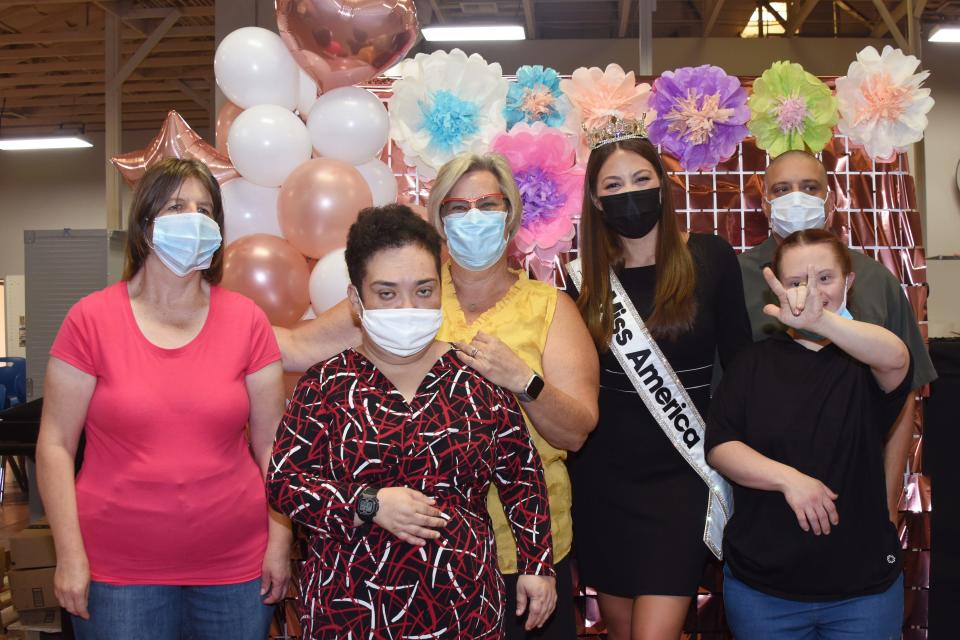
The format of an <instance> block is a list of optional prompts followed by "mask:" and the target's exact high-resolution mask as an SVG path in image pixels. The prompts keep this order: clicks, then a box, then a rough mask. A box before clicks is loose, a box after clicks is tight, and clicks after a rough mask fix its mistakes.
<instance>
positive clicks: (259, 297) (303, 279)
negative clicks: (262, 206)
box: [223, 233, 310, 327]
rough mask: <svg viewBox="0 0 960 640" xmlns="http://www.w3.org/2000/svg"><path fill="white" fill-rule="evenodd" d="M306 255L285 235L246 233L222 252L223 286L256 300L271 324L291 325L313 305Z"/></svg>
mask: <svg viewBox="0 0 960 640" xmlns="http://www.w3.org/2000/svg"><path fill="white" fill-rule="evenodd" d="M309 282H310V270H309V269H307V261H306V259H305V258H304V257H303V256H302V255H300V253H299V252H298V251H297V250H296V249H294V248H293V247H291V246H290V243H288V242H286V241H285V240H283V239H282V238H278V237H276V236H272V235H269V234H266V233H256V234H253V235H249V236H244V237H242V238H240V239H239V240H237V241H236V242H232V243H230V245H229V246H228V247H227V248H226V250H225V251H224V253H223V286H224V287H226V288H227V289H232V290H233V291H236V292H238V293H242V294H243V295H245V296H247V297H248V298H250V299H252V300H253V301H254V302H256V303H257V304H258V305H259V306H260V308H261V309H263V310H264V312H265V313H266V314H267V317H268V318H269V319H270V322H271V324H275V325H279V326H281V327H289V326H292V325H294V324H296V323H297V321H298V320H299V319H300V318H301V317H303V313H304V312H305V311H306V310H307V307H309V306H310V291H309V288H308V283H309Z"/></svg>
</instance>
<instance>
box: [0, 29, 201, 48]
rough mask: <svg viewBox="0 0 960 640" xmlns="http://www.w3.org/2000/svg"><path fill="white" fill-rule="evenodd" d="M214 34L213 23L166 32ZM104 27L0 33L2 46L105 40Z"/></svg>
mask: <svg viewBox="0 0 960 640" xmlns="http://www.w3.org/2000/svg"><path fill="white" fill-rule="evenodd" d="M212 35H213V25H203V26H187V27H174V28H173V29H170V31H169V33H167V34H166V37H167V38H197V37H200V38H202V37H209V36H212ZM122 37H123V39H124V40H140V39H142V38H143V35H141V34H137V33H130V32H124V33H123V35H122ZM103 41H104V32H103V30H102V29H87V30H85V31H49V32H43V33H7V34H0V47H3V46H7V45H11V44H38V43H43V42H52V43H58V44H59V43H64V42H103Z"/></svg>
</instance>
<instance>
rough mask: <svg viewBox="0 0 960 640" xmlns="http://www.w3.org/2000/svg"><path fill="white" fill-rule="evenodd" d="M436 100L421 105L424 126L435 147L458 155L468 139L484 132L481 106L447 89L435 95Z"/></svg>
mask: <svg viewBox="0 0 960 640" xmlns="http://www.w3.org/2000/svg"><path fill="white" fill-rule="evenodd" d="M432 98H433V99H432V100H431V101H427V100H421V101H420V109H421V110H422V111H423V124H422V126H423V128H424V129H425V130H426V131H427V132H428V133H429V134H430V144H431V146H433V147H435V148H437V149H440V150H442V151H445V152H451V151H455V150H456V149H457V147H459V146H460V142H461V141H462V140H463V139H464V138H466V137H468V136H472V135H473V134H475V133H476V132H477V131H479V129H480V127H478V126H477V111H478V110H477V105H475V104H474V103H472V102H467V101H466V100H461V99H460V98H458V97H457V96H455V95H453V94H452V93H450V92H449V91H446V90H443V89H441V90H440V91H435V92H434V93H433V96H432Z"/></svg>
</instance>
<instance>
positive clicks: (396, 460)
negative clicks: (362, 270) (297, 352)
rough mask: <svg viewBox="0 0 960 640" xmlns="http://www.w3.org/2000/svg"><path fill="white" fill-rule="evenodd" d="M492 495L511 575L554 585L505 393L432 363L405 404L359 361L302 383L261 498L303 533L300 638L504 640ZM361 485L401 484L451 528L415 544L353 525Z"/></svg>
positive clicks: (521, 428)
mask: <svg viewBox="0 0 960 640" xmlns="http://www.w3.org/2000/svg"><path fill="white" fill-rule="evenodd" d="M491 482H493V483H495V484H496V486H497V488H498V490H499V493H500V497H501V500H502V501H503V504H504V506H505V508H506V512H507V516H508V518H509V520H510V522H511V525H512V526H513V530H514V535H515V536H516V539H517V542H518V558H517V561H518V565H519V569H520V573H523V574H534V575H554V574H553V568H552V552H551V541H550V514H549V507H548V502H547V490H546V485H545V484H544V481H543V470H542V467H541V464H540V457H539V455H538V454H537V451H536V449H535V448H534V446H533V444H532V442H531V440H530V436H529V434H528V432H527V430H526V427H525V425H524V421H523V417H522V415H521V413H520V408H519V406H518V405H517V401H516V399H515V398H514V397H513V395H512V394H510V393H508V392H505V391H503V390H502V389H500V388H499V387H497V386H495V385H494V384H492V383H491V382H489V381H488V380H486V379H485V378H483V377H481V376H480V375H479V374H478V373H476V372H475V371H473V370H472V369H470V368H469V367H467V366H466V365H464V364H462V363H461V362H460V361H459V360H458V359H457V358H456V357H455V356H454V355H453V352H452V351H448V352H447V353H445V354H444V355H443V356H441V357H440V358H439V359H438V360H437V362H436V363H435V364H434V366H433V367H432V368H431V370H430V371H429V373H427V375H426V377H425V378H424V380H423V382H422V383H421V384H420V387H419V389H418V390H417V392H416V395H415V396H414V397H413V399H412V400H411V402H410V403H409V404H408V403H407V402H406V401H405V400H404V398H403V396H402V395H401V394H400V392H399V391H398V390H397V389H396V388H395V387H394V386H393V384H392V383H391V382H390V381H389V380H388V379H387V378H386V377H385V376H384V375H383V374H382V373H381V372H380V371H379V370H378V369H377V368H376V367H375V366H374V365H373V363H371V362H370V361H369V360H368V359H366V358H365V357H364V356H363V355H362V354H360V353H359V352H357V351H355V350H352V349H350V350H347V351H344V352H343V353H341V354H339V355H337V356H335V357H333V358H331V359H329V360H327V361H326V362H321V363H318V364H317V365H315V366H314V367H312V368H311V369H310V370H309V371H308V372H307V373H306V374H305V375H304V377H303V378H302V379H301V380H300V382H299V384H298V385H297V389H296V391H295V392H294V395H293V398H292V400H291V402H290V404H289V406H288V407H287V411H286V413H285V415H284V417H283V420H282V422H281V424H280V428H279V431H278V433H277V441H276V444H275V446H274V452H273V459H272V461H271V464H270V473H269V475H268V478H267V490H268V492H269V497H270V502H271V504H272V505H273V506H274V507H275V508H276V509H277V510H278V511H280V512H281V513H285V514H287V515H288V516H290V518H291V519H292V520H293V521H295V522H297V523H300V524H302V525H305V526H306V527H307V528H308V529H309V531H310V551H309V555H308V558H307V559H306V562H305V563H304V567H303V572H302V575H301V578H300V602H299V604H300V616H301V621H302V626H303V632H304V637H305V638H356V639H359V638H400V637H422V638H430V637H436V638H464V639H466V638H470V639H476V638H501V637H503V631H502V628H503V623H502V620H503V616H504V593H503V592H504V585H503V579H502V577H501V575H500V572H499V570H498V569H497V556H496V549H495V545H494V539H493V534H492V531H491V525H490V519H489V516H488V515H487V507H486V496H487V489H488V487H489V485H490V483H491ZM367 486H376V487H399V486H403V487H409V488H412V489H416V490H417V491H421V492H423V493H424V494H426V495H428V496H431V497H433V498H435V499H436V507H437V508H438V509H440V510H441V511H442V512H443V513H444V514H445V515H446V516H448V517H449V522H448V523H447V526H446V527H444V528H442V529H440V530H439V531H440V534H441V537H440V538H439V539H438V540H436V541H429V542H427V544H426V546H424V547H418V546H414V545H411V544H408V543H405V542H403V541H401V540H400V539H398V538H397V537H395V536H394V535H393V534H391V533H390V532H389V531H387V530H385V529H382V528H381V527H379V526H376V525H372V526H364V527H354V526H353V524H354V513H355V500H356V498H357V496H358V495H359V494H360V492H361V491H362V490H363V489H364V488H365V487H367Z"/></svg>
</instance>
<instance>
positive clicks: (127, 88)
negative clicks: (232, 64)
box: [3, 74, 210, 104]
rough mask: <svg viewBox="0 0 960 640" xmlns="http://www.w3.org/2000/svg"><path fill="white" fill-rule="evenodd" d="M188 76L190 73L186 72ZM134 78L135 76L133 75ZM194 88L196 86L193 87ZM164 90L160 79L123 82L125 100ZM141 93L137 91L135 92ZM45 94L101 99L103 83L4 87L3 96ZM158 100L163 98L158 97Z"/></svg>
mask: <svg viewBox="0 0 960 640" xmlns="http://www.w3.org/2000/svg"><path fill="white" fill-rule="evenodd" d="M178 75H180V76H181V77H185V76H184V74H178ZM186 75H187V76H189V75H190V74H186ZM134 78H136V76H134ZM192 79H193V80H194V81H201V80H203V81H206V79H205V78H204V77H203V76H202V74H196V75H195V76H194V77H193V78H192ZM195 88H196V87H195ZM161 90H164V91H165V84H164V81H163V80H162V79H147V80H139V79H133V78H132V79H130V80H127V81H126V82H124V83H123V96H124V98H123V99H124V100H127V99H128V97H132V96H135V95H149V92H151V91H161ZM198 90H204V91H209V90H210V83H209V82H207V83H206V85H205V86H204V87H203V88H202V89H198ZM138 91H139V92H142V93H137V92H138ZM163 95H166V96H169V92H168V91H165V92H164V93H163ZM46 96H56V97H57V98H58V99H59V102H57V103H56V104H61V103H63V96H89V97H92V98H95V99H97V100H99V101H103V83H102V82H100V83H97V84H83V85H79V86H73V87H63V86H57V85H52V86H51V85H43V86H38V87H28V88H24V89H4V91H3V97H5V98H27V99H30V98H38V99H43V98H44V97H46ZM157 99H158V100H162V99H165V98H162V97H158V98H157Z"/></svg>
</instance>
